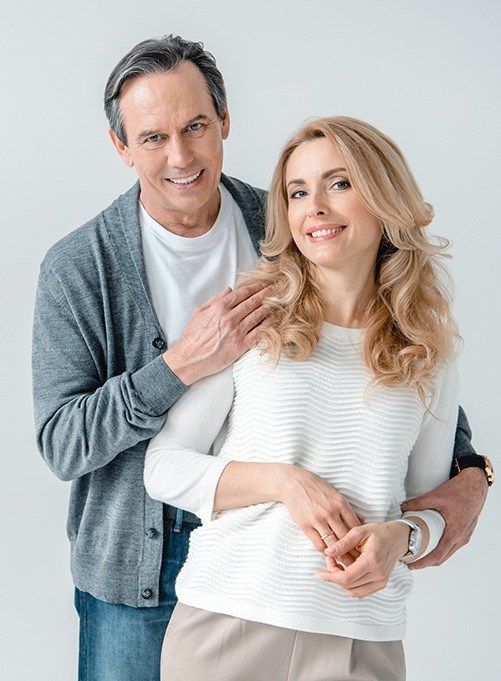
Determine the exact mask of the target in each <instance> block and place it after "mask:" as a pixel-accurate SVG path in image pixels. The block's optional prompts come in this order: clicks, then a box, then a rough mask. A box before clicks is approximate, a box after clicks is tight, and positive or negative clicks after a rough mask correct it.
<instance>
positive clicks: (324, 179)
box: [285, 137, 381, 271]
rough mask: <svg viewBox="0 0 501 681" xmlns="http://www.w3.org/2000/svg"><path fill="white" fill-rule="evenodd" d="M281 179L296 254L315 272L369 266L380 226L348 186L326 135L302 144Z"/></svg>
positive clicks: (343, 165)
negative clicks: (309, 263) (315, 270)
mask: <svg viewBox="0 0 501 681" xmlns="http://www.w3.org/2000/svg"><path fill="white" fill-rule="evenodd" d="M285 176H286V190H287V197H288V204H289V208H288V216H289V225H290V229H291V232H292V238H293V239H294V241H295V243H296V245H297V247H298V248H299V250H300V251H301V253H302V254H303V255H304V256H305V257H306V258H308V260H310V261H311V262H313V263H314V264H315V265H317V267H319V268H327V269H335V270H339V271H347V270H354V269H355V270H358V269H362V270H365V271H367V269H366V268H367V267H373V266H374V264H375V262H376V256H377V252H378V248H379V243H380V241H381V228H380V225H379V222H378V220H377V219H376V218H375V217H374V216H373V215H372V214H371V213H369V211H368V210H367V209H366V208H365V207H364V206H363V204H362V202H361V201H360V199H359V198H358V196H357V194H356V193H355V190H354V189H353V188H352V186H351V184H350V180H349V177H348V173H347V171H346V163H345V160H344V158H343V155H342V154H341V152H340V151H339V150H338V149H337V148H336V147H335V146H334V144H333V143H332V142H331V141H329V140H328V139H326V138H325V137H319V138H317V139H314V140H311V141H308V142H303V143H302V144H300V145H299V147H297V148H296V149H295V150H294V151H293V152H292V154H291V156H290V158H289V161H288V163H287V167H286V173H285Z"/></svg>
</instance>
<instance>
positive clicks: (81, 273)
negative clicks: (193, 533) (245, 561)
mask: <svg viewBox="0 0 501 681" xmlns="http://www.w3.org/2000/svg"><path fill="white" fill-rule="evenodd" d="M222 182H223V184H224V185H225V186H226V187H227V189H228V190H229V191H230V192H231V194H232V196H233V198H234V199H235V200H236V202H237V204H238V205H239V207H240V209H241V210H242V213H243V216H244V219H245V223H246V225H247V228H248V230H249V233H250V236H251V239H252V243H253V244H254V247H255V249H256V251H258V248H259V239H261V238H262V236H263V225H264V200H265V192H263V191H262V190H260V189H255V188H254V187H251V186H249V185H247V184H244V183H242V182H240V181H239V180H235V179H231V178H228V177H225V176H224V175H223V176H222ZM138 193H139V185H138V184H136V185H135V186H134V187H133V188H132V189H131V190H129V191H128V192H127V193H126V194H124V195H123V196H121V197H119V198H118V199H117V200H116V201H115V202H114V203H113V204H112V205H111V206H109V207H108V208H107V209H106V210H104V211H103V212H102V213H101V214H100V215H98V216H97V217H96V218H94V219H93V220H91V221H90V222H88V223H87V224H86V225H84V226H83V227H80V228H79V229H77V230H76V231H74V232H72V233H71V234H69V235H68V236H67V237H65V238H64V239H62V240H61V241H60V242H59V243H57V244H56V245H55V246H53V248H51V249H50V251H49V252H48V254H47V255H46V257H45V259H44V261H43V263H42V266H41V271H40V279H39V284H38V290H37V299H36V308H35V321H34V336H33V381H34V405H35V425H36V432H37V442H38V447H39V449H40V452H41V453H42V456H43V458H44V459H45V461H46V462H47V464H48V465H49V466H50V468H51V469H52V470H53V472H54V473H55V474H56V475H57V476H58V477H59V478H61V479H62V480H73V484H72V490H71V496H70V504H69V512H68V526H67V528H68V536H69V538H70V542H71V567H72V573H73V579H74V582H75V585H76V586H77V587H78V588H79V589H81V590H83V591H87V592H89V593H91V594H92V595H94V596H96V597H97V598H99V599H101V600H104V601H110V602H114V603H125V604H127V605H131V606H137V607H141V606H155V605H158V585H159V576H160V568H161V560H162V545H163V508H162V504H161V503H160V502H157V501H154V500H153V499H151V498H150V497H149V496H148V495H147V494H146V492H145V489H144V485H143V464H144V454H145V450H146V447H147V444H148V441H149V439H150V438H151V437H152V436H153V435H155V434H156V433H157V432H158V431H159V430H160V428H161V427H162V425H163V423H164V420H165V417H166V412H167V410H168V409H169V407H170V406H171V405H172V404H173V403H174V402H175V401H176V400H177V399H178V398H179V397H180V396H181V395H182V394H183V393H184V391H185V390H186V389H187V388H186V386H184V385H183V384H182V383H181V382H180V381H179V380H178V378H177V377H176V376H175V375H174V374H173V373H172V372H171V371H170V370H169V368H168V367H167V365H166V364H165V362H164V361H163V359H162V357H161V354H162V352H163V350H164V349H165V341H164V339H163V337H162V331H161V328H160V324H159V323H158V320H157V318H156V315H155V312H154V310H153V307H152V304H151V300H150V295H149V292H148V284H147V279H146V272H145V267H144V262H143V256H142V248H141V232H140V226H139V217H138ZM470 437H471V433H470V432H469V428H468V422H467V421H466V417H465V416H464V414H463V412H462V411H460V418H459V427H458V431H457V436H456V449H455V456H458V455H462V454H469V453H472V451H473V450H472V447H471V443H470Z"/></svg>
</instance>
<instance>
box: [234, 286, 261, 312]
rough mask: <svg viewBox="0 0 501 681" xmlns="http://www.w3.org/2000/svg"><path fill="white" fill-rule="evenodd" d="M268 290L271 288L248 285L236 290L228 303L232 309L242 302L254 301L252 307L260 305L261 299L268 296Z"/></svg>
mask: <svg viewBox="0 0 501 681" xmlns="http://www.w3.org/2000/svg"><path fill="white" fill-rule="evenodd" d="M270 289H271V286H265V287H263V285H262V284H249V285H248V286H242V287H241V288H237V289H236V291H233V293H232V295H231V300H230V301H229V304H230V307H231V308H233V309H234V308H236V307H238V306H239V305H241V304H242V303H243V302H245V301H251V300H252V299H254V301H253V304H254V306H255V305H257V304H258V303H259V304H260V303H261V302H262V299H263V298H265V297H266V296H267V295H268V293H269V291H270ZM244 316H245V315H244Z"/></svg>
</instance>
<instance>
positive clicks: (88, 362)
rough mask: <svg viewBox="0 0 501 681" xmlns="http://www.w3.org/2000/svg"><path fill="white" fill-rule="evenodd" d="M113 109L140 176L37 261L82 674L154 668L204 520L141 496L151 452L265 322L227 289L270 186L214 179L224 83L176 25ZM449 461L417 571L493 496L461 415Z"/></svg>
mask: <svg viewBox="0 0 501 681" xmlns="http://www.w3.org/2000/svg"><path fill="white" fill-rule="evenodd" d="M105 109H106V113H107V116H108V120H109V123H110V128H111V130H110V136H111V139H112V142H113V144H114V145H115V147H116V149H117V151H118V153H119V154H120V156H121V157H122V159H123V161H124V162H125V163H126V164H127V165H128V166H130V167H134V168H135V169H136V171H137V174H138V177H139V181H138V183H137V184H136V185H135V186H134V187H133V188H132V189H131V190H129V191H128V192H127V193H126V194H124V195H123V196H121V197H119V198H118V199H117V200H116V201H115V202H114V203H113V204H112V205H111V206H109V207H108V208H106V209H105V210H104V211H103V212H102V213H101V214H100V215H98V216H97V217H96V218H94V219H93V220H91V221H90V222H89V223H87V224H86V225H84V226H83V227H81V228H80V229H78V230H76V231H75V232H73V233H72V234H70V235H68V236H67V237H66V238H65V239H63V240H62V241H61V242H59V243H58V244H56V245H55V246H54V247H53V248H52V249H51V250H50V251H49V253H48V254H47V256H46V258H45V260H44V262H43V264H42V266H41V273H40V280H39V287H38V292H37V302H36V311H35V325H34V350H33V373H34V398H35V418H36V428H37V438H38V445H39V448H40V451H41V452H42V456H43V457H44V459H45V460H46V461H47V463H48V464H49V466H50V467H51V468H52V470H53V471H54V472H55V474H56V475H58V477H60V478H62V479H64V480H73V486H72V493H71V499H70V508H69V518H68V534H69V537H70V541H71V547H72V553H71V565H72V574H73V578H74V582H75V586H76V596H75V602H76V607H77V610H78V613H79V616H80V625H81V626H80V664H79V674H80V676H79V678H80V679H81V681H82V680H90V679H93V680H99V681H102V680H104V679H105V680H113V681H114V680H115V679H116V680H117V681H118V679H120V681H126V680H127V679H130V680H131V681H142V680H144V681H146V680H147V681H150V680H157V679H158V678H159V659H160V648H161V643H162V639H163V635H164V631H165V627H166V624H167V622H168V619H169V617H170V614H171V611H172V608H173V605H174V603H175V596H174V581H175V577H176V575H177V572H178V570H179V568H180V567H181V565H182V563H183V560H184V557H185V555H186V551H187V544H188V538H189V533H190V531H191V530H192V529H193V528H194V527H196V525H197V523H198V520H197V518H195V517H194V516H191V515H190V514H188V513H184V514H183V513H182V512H180V511H178V510H176V509H174V508H171V507H163V506H162V504H161V503H159V502H155V501H153V500H152V499H151V498H149V497H148V496H147V495H146V493H145V490H144V487H143V462H144V453H145V450H146V447H147V444H148V441H149V439H150V438H151V437H152V436H153V435H154V434H155V433H156V432H158V430H159V429H160V428H161V426H162V424H163V422H164V420H165V416H166V413H167V411H168V409H169V407H170V406H171V405H172V404H173V403H174V402H175V401H176V400H177V399H178V398H179V397H180V396H181V395H182V394H183V393H184V392H185V391H186V390H187V389H188V386H190V385H191V384H192V383H194V382H195V381H197V380H198V379H200V378H202V377H203V376H207V375H209V374H211V373H215V372H217V371H219V370H221V369H223V368H224V367H226V366H228V365H229V364H230V363H232V362H233V361H234V360H236V359H237V358H238V357H239V356H240V355H241V354H242V353H243V352H244V351H245V349H246V348H247V347H248V346H249V345H250V344H252V343H253V341H254V340H255V338H256V336H257V334H258V333H259V325H260V324H261V323H262V322H263V320H264V319H265V312H264V310H263V308H262V305H261V303H262V300H263V298H264V297H265V295H266V293H267V291H266V290H265V291H263V290H259V289H256V288H255V287H254V288H253V287H247V288H243V289H241V290H238V291H237V292H236V293H234V292H233V291H232V290H231V289H230V288H229V286H232V285H233V284H234V281H235V277H236V275H237V272H238V271H239V270H244V269H246V268H249V267H251V266H252V265H253V263H254V262H255V259H256V254H257V252H258V242H259V239H260V238H261V237H262V235H263V204H264V199H265V193H264V192H263V191H262V190H259V189H255V188H253V187H250V186H249V185H246V184H244V183H242V182H240V181H238V180H234V179H231V178H228V177H226V176H224V175H222V174H221V169H222V158H223V154H222V144H223V140H225V139H226V138H227V137H228V134H229V114H228V109H227V105H226V95H225V89H224V83H223V79H222V77H221V74H220V73H219V71H218V69H217V68H216V65H215V62H214V60H213V58H212V57H211V55H209V54H208V53H206V52H204V51H203V49H202V46H201V45H200V44H198V43H191V42H189V41H185V40H183V39H181V38H179V37H173V36H168V37H163V38H160V39H154V40H148V41H145V42H143V43H141V44H139V45H137V46H136V47H135V48H133V49H132V50H131V52H129V54H128V55H126V56H125V57H124V58H123V59H122V60H121V61H120V62H119V64H118V65H117V66H116V68H115V69H114V70H113V72H112V74H111V76H110V78H109V80H108V84H107V87H106V92H105ZM207 299H208V300H207ZM205 301H207V302H205ZM193 417H194V418H196V417H197V415H196V414H194V415H193ZM455 456H457V457H461V458H460V459H459V461H460V462H464V465H463V464H461V463H459V464H458V468H457V469H458V470H459V469H461V468H463V467H465V466H468V467H469V468H468V470H465V471H464V472H461V473H460V474H459V475H457V476H456V477H454V478H453V479H452V480H451V481H449V482H448V483H446V484H445V485H442V487H441V488H439V489H438V490H435V491H434V492H432V493H431V494H430V495H427V496H426V497H424V498H421V499H419V500H417V501H416V500H414V501H413V502H412V503H408V504H407V507H406V508H408V509H418V508H429V507H433V508H436V509H437V510H439V511H441V512H442V513H443V515H444V516H445V518H446V521H447V523H448V527H447V530H446V533H445V535H444V538H443V540H442V542H441V544H440V545H439V547H437V549H436V551H435V552H434V553H433V554H430V556H429V557H427V558H426V559H425V560H424V562H421V566H424V565H427V564H433V563H436V564H438V563H440V562H442V561H443V560H445V559H446V558H447V557H448V556H449V555H451V554H452V553H453V552H454V551H455V550H457V548H459V547H460V546H462V545H464V543H466V542H467V541H468V539H469V536H470V534H471V532H472V531H473V527H474V525H475V523H476V519H477V517H478V514H479V512H480V510H481V508H482V505H483V502H484V499H485V494H486V489H487V484H486V476H485V474H484V471H483V470H475V466H477V467H484V465H485V462H484V458H483V457H478V456H476V455H475V452H474V450H473V448H472V446H471V443H470V433H469V429H468V424H467V421H466V418H465V417H464V414H463V413H460V418H459V421H458V431H457V437H456V450H455ZM455 470H456V469H455ZM416 566H419V562H418V563H416Z"/></svg>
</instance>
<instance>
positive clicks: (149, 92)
mask: <svg viewBox="0 0 501 681" xmlns="http://www.w3.org/2000/svg"><path fill="white" fill-rule="evenodd" d="M120 105H121V110H122V116H123V121H124V128H125V134H126V144H124V143H123V142H121V141H120V140H119V139H118V138H117V137H116V135H115V134H114V133H113V132H110V134H111V138H112V140H113V143H114V144H115V146H116V148H117V150H118V152H119V154H120V155H121V157H122V159H123V160H124V162H125V163H126V165H128V166H129V167H134V168H135V169H136V172H137V174H138V175H139V181H140V185H141V195H140V198H141V203H142V204H143V206H144V207H145V209H146V211H147V212H148V213H149V214H150V215H151V216H152V217H153V218H155V219H156V220H157V221H158V222H160V223H161V224H163V225H164V226H165V227H167V228H168V229H171V230H172V231H174V232H176V233H178V234H181V235H182V236H188V235H189V236H197V232H198V231H199V227H201V226H202V225H201V223H203V222H204V221H205V222H206V223H207V220H209V222H210V218H211V216H212V217H214V218H215V215H217V210H218V206H219V193H218V191H217V186H218V184H219V180H220V176H221V169H222V165H223V140H224V139H226V138H227V137H228V133H229V117H228V112H227V111H225V113H224V114H223V117H222V118H219V117H218V115H217V113H216V110H215V108H214V104H213V102H212V98H211V96H210V94H209V91H208V88H207V84H206V83H205V80H204V77H203V75H202V73H201V71H200V70H199V69H198V68H197V67H196V66H195V65H194V64H193V63H192V62H190V61H186V62H183V63H182V64H181V65H180V66H179V67H178V68H176V69H174V70H172V71H168V72H167V73H154V74H151V75H148V76H142V77H140V78H135V79H133V80H131V81H130V82H128V83H126V84H125V86H124V88H123V90H122V93H121V97H120ZM214 212H215V214H214ZM197 224H198V228H197V226H196V225H197ZM209 227H210V225H209ZM203 231H207V230H206V229H203ZM202 233H203V232H202Z"/></svg>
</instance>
